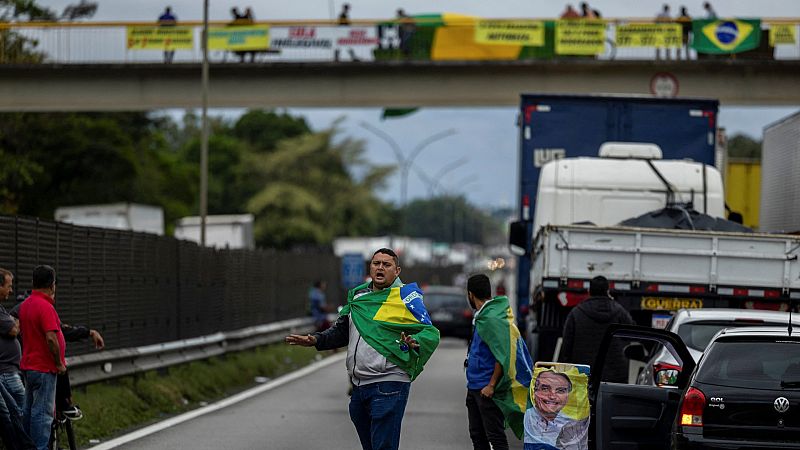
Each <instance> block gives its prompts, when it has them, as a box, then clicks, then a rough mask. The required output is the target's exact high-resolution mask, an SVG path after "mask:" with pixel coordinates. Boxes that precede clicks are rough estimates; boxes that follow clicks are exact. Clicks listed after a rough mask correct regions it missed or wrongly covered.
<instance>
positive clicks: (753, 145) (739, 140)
mask: <svg viewBox="0 0 800 450" xmlns="http://www.w3.org/2000/svg"><path fill="white" fill-rule="evenodd" d="M728 156H729V157H731V158H747V159H758V160H760V159H761V141H757V140H755V139H753V138H751V137H750V136H748V135H746V134H737V135H735V136H733V137H732V138H730V139H728Z"/></svg>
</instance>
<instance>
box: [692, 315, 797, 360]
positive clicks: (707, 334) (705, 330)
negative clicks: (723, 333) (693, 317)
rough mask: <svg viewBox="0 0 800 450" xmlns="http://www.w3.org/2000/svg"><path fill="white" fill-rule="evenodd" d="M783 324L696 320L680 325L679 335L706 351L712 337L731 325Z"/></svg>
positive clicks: (778, 324) (696, 348)
mask: <svg viewBox="0 0 800 450" xmlns="http://www.w3.org/2000/svg"><path fill="white" fill-rule="evenodd" d="M771 325H776V326H782V325H784V324H783V323H772V322H752V323H751V322H744V321H734V320H713V321H696V322H687V323H684V324H681V325H680V326H679V327H678V336H680V337H681V339H682V340H683V342H684V343H685V344H686V346H687V347H689V348H692V349H695V350H697V351H701V352H702V351H704V350H705V349H706V347H708V343H709V342H711V338H713V337H714V335H715V334H717V332H718V331H719V330H722V329H723V328H730V327H747V326H771Z"/></svg>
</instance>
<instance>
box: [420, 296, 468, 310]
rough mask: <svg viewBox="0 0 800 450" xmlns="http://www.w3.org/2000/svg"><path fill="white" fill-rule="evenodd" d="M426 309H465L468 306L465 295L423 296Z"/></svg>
mask: <svg viewBox="0 0 800 450" xmlns="http://www.w3.org/2000/svg"><path fill="white" fill-rule="evenodd" d="M423 301H424V302H425V307H426V308H429V309H430V308H442V307H444V308H466V307H467V306H468V303H467V297H466V295H455V294H425V296H424V300H423Z"/></svg>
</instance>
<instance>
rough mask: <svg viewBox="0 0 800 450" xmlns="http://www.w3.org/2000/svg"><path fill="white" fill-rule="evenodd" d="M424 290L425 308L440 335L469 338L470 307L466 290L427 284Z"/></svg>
mask: <svg viewBox="0 0 800 450" xmlns="http://www.w3.org/2000/svg"><path fill="white" fill-rule="evenodd" d="M424 292H425V308H426V309H427V310H428V314H429V315H430V316H431V322H433V324H434V325H435V326H436V328H438V329H439V332H440V333H441V335H442V336H452V337H458V338H463V339H469V337H470V335H471V334H472V308H470V306H469V302H468V301H467V292H466V291H465V290H464V289H463V288H460V287H455V286H428V287H426V288H425V289H424Z"/></svg>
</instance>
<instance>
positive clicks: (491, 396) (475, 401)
mask: <svg viewBox="0 0 800 450" xmlns="http://www.w3.org/2000/svg"><path fill="white" fill-rule="evenodd" d="M467 300H469V304H470V306H472V308H473V309H474V310H476V313H475V319H474V322H473V323H474V327H473V333H472V338H471V339H470V343H469V352H468V353H467V361H466V362H465V364H466V372H467V401H466V404H467V418H468V420H469V437H470V439H472V448H473V449H475V450H491V449H493V450H506V449H508V441H507V440H506V434H505V427H506V425H505V424H508V425H509V426H510V427H511V429H512V430H513V431H514V433H515V434H516V435H517V437H518V438H520V439H522V435H523V432H524V417H525V408H526V401H525V399H526V396H527V393H528V389H529V386H530V383H531V374H532V367H533V362H532V361H531V357H530V353H529V352H528V347H527V346H526V345H525V341H524V340H523V339H522V338H521V337H520V333H519V330H518V329H517V326H516V325H515V324H516V320H514V314H513V312H512V311H511V308H510V307H509V305H508V298H507V297H505V296H498V297H494V298H492V285H491V283H490V281H489V277H487V276H486V275H483V274H478V275H473V276H471V277H470V278H469V280H467ZM509 344H510V345H509ZM512 363H513V364H512ZM515 399H521V400H520V401H521V403H519V402H517V401H516V400H515Z"/></svg>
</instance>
